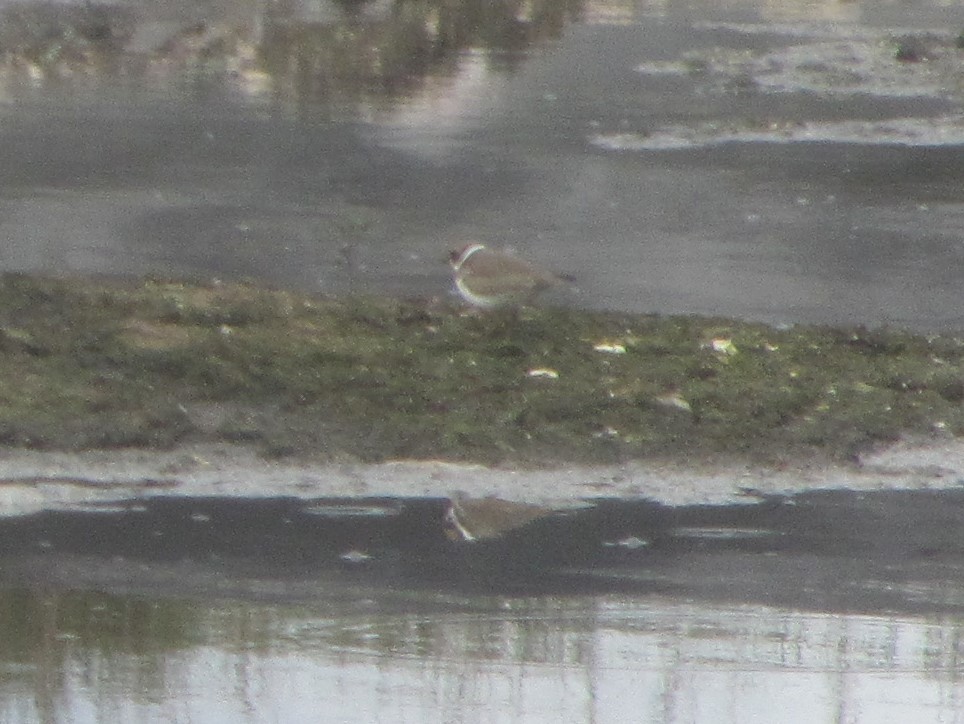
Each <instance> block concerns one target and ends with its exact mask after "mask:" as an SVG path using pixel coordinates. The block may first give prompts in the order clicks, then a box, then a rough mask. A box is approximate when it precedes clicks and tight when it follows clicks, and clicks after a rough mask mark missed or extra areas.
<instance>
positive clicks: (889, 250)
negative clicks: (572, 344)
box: [0, 0, 964, 330]
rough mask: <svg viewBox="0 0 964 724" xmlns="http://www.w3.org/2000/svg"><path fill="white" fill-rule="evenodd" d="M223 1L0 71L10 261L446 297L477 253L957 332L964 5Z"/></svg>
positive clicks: (2, 257) (604, 287)
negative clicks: (106, 59)
mask: <svg viewBox="0 0 964 724" xmlns="http://www.w3.org/2000/svg"><path fill="white" fill-rule="evenodd" d="M232 7H233V10H232V9H227V8H221V7H219V6H216V5H211V6H198V7H195V6H193V5H192V6H191V7H187V6H181V5H179V4H177V3H171V4H166V5H159V6H156V7H155V6H154V5H153V4H152V5H145V6H140V5H132V6H131V8H132V12H133V13H134V16H135V17H136V18H138V20H137V22H136V23H135V27H136V30H135V31H134V32H133V33H132V34H131V37H130V39H129V40H128V41H127V45H126V46H125V47H126V48H127V49H128V50H129V51H130V52H129V53H128V55H122V56H121V57H122V58H123V59H124V60H116V59H115V62H116V63H118V64H119V65H120V66H121V69H122V70H123V73H120V74H118V73H114V74H111V73H107V72H103V73H93V72H85V73H80V72H79V71H78V70H77V69H76V68H74V67H73V66H70V65H67V67H66V69H65V68H62V67H61V66H59V65H57V64H53V67H52V68H47V67H46V66H43V65H38V64H33V65H29V64H28V65H27V66H26V68H27V69H28V70H29V72H28V71H27V70H22V69H21V70H20V71H19V72H14V71H10V70H9V69H8V70H7V71H6V72H5V73H4V74H3V76H2V78H0V80H2V81H3V83H2V86H3V88H2V98H3V99H5V103H2V105H0V119H2V123H0V234H2V235H3V237H4V239H5V243H4V245H3V248H2V249H0V269H18V270H23V269H28V270H41V271H49V272H83V273H119V274H143V273H152V274H159V275H177V276H182V275H192V276H200V277H204V278H207V277H229V278H236V277H246V278H255V279H258V280H262V281H265V282H268V283H272V284H277V285H282V286H297V287H299V288H302V289H309V290H314V291H319V292H332V293H343V292H345V291H365V292H375V293H389V294H405V295H413V296H421V297H430V296H444V295H447V294H449V293H451V290H450V283H449V280H448V272H447V268H446V265H445V253H446V251H447V250H448V249H450V248H452V247H453V246H457V245H458V244H459V243H460V242H463V241H465V240H466V239H481V240H483V241H484V242H487V243H490V244H492V245H495V246H499V247H508V248H511V249H514V250H516V251H517V252H518V253H520V254H522V255H524V256H526V257H530V258H533V259H535V260H537V261H540V262H542V263H545V264H547V265H549V266H552V267H554V268H556V269H558V270H560V271H563V272H569V273H572V274H573V275H575V276H576V277H577V279H578V284H577V288H576V289H575V290H574V291H572V292H571V293H569V294H568V295H563V298H561V299H557V300H555V301H561V302H564V303H572V304H578V305H581V306H589V307H605V308H617V309H626V310H633V311H644V312H649V311H660V312H673V313H712V314H724V315H731V316H739V317H749V318H755V319H763V320H766V321H770V322H775V323H793V322H799V321H819V322H862V323H867V324H879V323H891V324H899V325H907V326H912V327H917V328H928V329H934V328H940V329H954V330H956V329H960V328H961V327H962V326H964V323H962V320H964V313H962V310H961V305H960V299H959V294H958V289H959V286H960V281H961V275H960V272H959V270H960V268H961V259H962V254H964V252H962V249H961V245H960V238H961V236H962V229H964V224H962V218H964V214H962V207H961V204H960V202H959V198H958V196H959V194H958V187H959V183H960V175H961V173H962V172H961V168H962V163H961V160H962V158H961V152H960V149H961V147H962V141H964V130H962V129H964V121H962V120H961V119H962V109H961V99H962V90H961V88H960V84H959V78H960V70H961V64H962V63H964V58H962V57H961V52H960V51H959V50H957V48H956V47H955V42H956V35H957V33H958V32H959V29H960V28H964V10H962V9H961V8H959V7H956V6H954V5H950V6H949V5H947V4H946V3H936V2H935V3H921V4H916V5H915V6H914V7H913V8H905V7H904V6H903V5H900V4H896V3H889V2H882V1H876V2H875V1H874V0H863V1H862V2H852V3H839V2H836V0H834V1H833V2H815V1H812V0H811V1H808V0H800V1H799V2H790V1H787V2H782V3H752V2H741V3H736V2H734V3H726V2H724V3H717V2H714V3H706V4H705V5H704V4H700V3H666V4H663V3H645V2H641V3H579V2H575V1H574V2H573V3H571V4H569V5H560V4H558V3H546V4H539V3H535V4H532V6H531V7H528V6H527V7H522V6H519V7H514V6H513V7H510V6H508V5H506V6H497V9H493V10H492V11H491V15H490V16H486V15H485V14H483V15H482V16H480V17H476V16H475V15H473V13H476V12H477V9H475V7H474V5H472V4H471V3H468V4H466V5H465V7H463V8H461V10H460V11H459V12H456V13H455V15H454V16H453V17H451V18H448V17H446V18H440V17H439V16H438V15H437V14H435V13H434V11H431V10H430V9H429V10H426V13H427V14H426V15H425V16H424V17H422V16H420V15H419V14H418V13H417V12H415V11H413V12H415V15H414V17H412V18H410V17H408V16H403V20H404V21H403V20H398V19H396V21H395V22H393V21H392V20H390V19H389V17H390V16H389V15H388V14H387V13H388V10H389V6H387V5H383V4H369V5H364V6H361V7H360V8H359V9H358V10H357V11H356V13H355V14H351V13H348V14H346V12H345V11H343V10H341V9H339V7H338V6H335V5H331V6H328V5H317V4H310V5H309V4H303V5H302V4H299V3H292V4H290V5H288V6H285V9H284V10H283V11H282V10H277V9H276V10H273V11H271V12H268V11H265V10H259V9H258V8H256V7H247V6H237V7H234V6H232ZM278 13H280V15H279V14H278ZM205 14H206V15H207V16H209V17H210V18H211V20H210V21H209V25H208V26H206V27H207V30H203V28H202V31H196V32H195V35H198V36H199V38H200V39H198V38H194V36H192V35H191V34H190V33H187V39H185V37H184V36H183V35H184V34H183V33H182V34H178V32H177V31H178V30H179V29H180V28H181V26H179V25H178V22H180V23H182V24H183V23H186V22H188V21H192V22H193V21H194V20H196V19H197V18H198V17H199V16H203V15H205ZM339 27H351V28H355V29H356V30H357V31H358V33H357V34H356V35H357V37H360V38H364V39H365V40H366V41H370V42H374V43H376V44H377V43H379V42H381V43H383V44H385V47H387V48H395V47H396V45H395V44H397V45H399V46H401V47H411V48H412V49H413V50H412V51H411V53H412V54H411V55H406V54H405V53H404V52H400V53H398V54H396V55H392V56H391V58H390V59H385V60H383V61H381V62H380V63H372V64H371V65H370V66H368V65H365V62H367V61H366V59H367V56H364V55H359V53H362V50H363V49H364V48H367V47H368V46H367V45H360V46H359V45H352V44H350V43H349V44H346V45H339V44H338V43H342V42H344V41H343V40H338V39H337V38H351V37H356V35H352V34H343V35H340V36H339V35H337V34H336V33H335V30H336V29H337V28H339ZM219 28H227V29H226V30H224V29H222V30H218V29H219ZM258 28H260V30H257V29H258ZM252 29H253V30H252ZM119 32H120V31H118V33H119ZM205 33H207V35H205ZM218 33H220V35H219V34H218ZM299 33H301V35H299ZM365 33H367V34H365ZM412 33H414V35H412ZM446 33H451V34H452V38H453V39H450V40H446V38H447V37H448V35H447V34H446ZM124 37H126V36H124ZM191 38H194V40H193V41H191ZM907 38H910V40H906V39H907ZM205 39H206V42H207V43H208V44H207V45H204V44H203V43H204V42H205ZM189 41H191V42H189ZM192 42H193V43H194V45H192V44H191V43H192ZM219 43H220V44H219ZM406 43H407V44H408V46H406V45H405V44H406ZM902 43H903V45H904V46H907V47H908V48H911V49H913V50H915V52H916V53H917V55H916V56H914V60H913V61H901V60H898V57H897V56H898V51H899V50H900V49H901V47H903V46H902ZM326 44H332V45H331V47H332V48H333V49H332V50H325V49H326V48H327V47H328V45H326ZM196 46H198V47H200V48H201V50H197V49H196ZM223 47H228V48H231V49H232V50H231V51H230V52H225V51H223V50H221V51H219V50H218V49H219V48H223ZM416 48H422V50H418V51H416V50H415V49H416ZM426 48H434V50H432V51H431V52H428V51H426V50H425V49H426ZM192 49H194V50H193V51H192ZM255 49H260V52H262V53H263V54H264V57H265V60H264V62H263V63H262V64H261V65H260V66H259V65H258V64H257V63H255V61H254V60H252V58H255V57H256V53H255ZM202 51H203V52H202ZM219 52H221V53H223V57H222V56H221V55H219V54H218V53H219ZM325 52H328V53H329V54H333V55H331V57H334V58H336V59H338V58H343V59H344V63H345V65H341V64H339V63H338V62H336V61H335V60H331V57H329V56H326V55H324V53H325ZM366 52H367V51H366ZM387 52H388V51H386V53H387ZM192 53H193V54H192ZM205 53H207V54H205ZM426 53H427V55H426ZM50 54H51V53H50V52H49V50H48V55H50ZM211 56H213V57H214V60H210V57H211ZM326 58H328V59H327V60H326ZM143 67H146V68H147V70H144V69H143ZM363 68H364V69H365V70H364V71H363V70H362V69H363ZM265 69H266V70H267V72H265ZM311 69H314V70H313V71H312V70H311ZM313 73H314V75H313ZM45 74H47V75H49V76H53V77H54V79H53V80H51V79H48V80H46V81H45V80H44V78H45V77H46V76H45ZM61 76H66V77H67V80H64V78H62V77H61Z"/></svg>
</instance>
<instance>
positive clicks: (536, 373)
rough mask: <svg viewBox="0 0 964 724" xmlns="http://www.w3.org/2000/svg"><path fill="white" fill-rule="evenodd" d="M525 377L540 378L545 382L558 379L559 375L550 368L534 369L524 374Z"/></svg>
mask: <svg viewBox="0 0 964 724" xmlns="http://www.w3.org/2000/svg"><path fill="white" fill-rule="evenodd" d="M526 377H542V378H544V379H547V380H556V379H559V373H558V372H556V371H555V370H554V369H552V368H551V367H534V368H532V369H531V370H529V371H528V372H526Z"/></svg>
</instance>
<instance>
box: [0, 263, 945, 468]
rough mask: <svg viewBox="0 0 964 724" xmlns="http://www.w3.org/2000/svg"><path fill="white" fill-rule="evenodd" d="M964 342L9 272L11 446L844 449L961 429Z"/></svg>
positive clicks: (396, 452)
mask: <svg viewBox="0 0 964 724" xmlns="http://www.w3.org/2000/svg"><path fill="white" fill-rule="evenodd" d="M962 402H964V342H962V341H961V340H960V339H957V338H952V337H942V336H920V335H915V334H911V333H909V332H904V331H899V330H866V329H854V328H851V329H835V328H826V327H809V326H797V327H792V328H788V329H774V328H772V327H768V326H765V325H760V324H752V323H745V322H739V321H734V320H729V319H712V318H700V317H682V316H681V317H662V316H637V315H626V314H618V313H598V312H586V311H579V310H574V309H562V308H541V309H531V310H529V309H527V310H522V311H520V312H518V313H492V314H470V313H466V312H465V311H464V310H461V309H459V308H457V307H455V306H451V305H446V304H441V303H438V302H423V301H402V300H396V299H372V298H340V299H329V298H323V297H316V296H307V295H300V294H296V293H293V292H289V291H277V290H269V289H264V288H260V287H257V286H253V285H244V284H220V283H212V284H203V283H200V284H199V283H187V282H178V281H160V280H146V281H138V282H117V281H103V280H89V279H51V278H38V277H32V276H24V275H6V276H3V277H0V443H2V444H3V445H4V446H6V447H7V448H8V449H11V448H27V449H32V450H41V451H78V450H90V449H118V448H148V449H155V450H165V449H168V450H169V449H173V448H175V447H179V446H184V445H196V444H225V443H229V444H235V443H241V444H243V445H245V446H246V447H249V448H252V447H253V448H254V449H256V450H257V451H258V453H259V454H260V455H262V456H263V457H265V458H268V459H277V458H299V459H311V460H316V461H319V462H321V461H327V462H345V463H367V462H382V461H386V460H397V459H408V460H412V459H416V460H417V459H432V460H448V461H457V462H474V463H483V464H487V465H501V466H513V467H515V466H518V467H556V466H566V465H599V464H622V463H626V462H628V461H633V460H646V459H650V460H663V461H665V460H677V461H688V460H706V459H712V458H715V457H719V456H721V455H722V456H726V457H727V458H732V457H734V456H735V457H739V458H746V459H752V460H755V461H768V462H771V463H776V464H779V463H780V462H781V461H786V460H790V459H797V460H799V459H801V458H804V459H809V458H812V457H814V456H819V457H821V458H823V459H826V460H831V461H833V460H836V461H842V460H846V459H850V458H853V457H854V456H856V455H857V454H858V453H860V452H861V451H862V450H867V449H869V448H873V447H875V446H878V445H881V444H884V443H888V442H892V441H894V440H897V439H898V438H900V437H901V436H905V435H911V434H913V435H926V436H938V437H939V438H943V439H945V440H947V439H952V438H954V437H956V436H958V435H960V434H961V432H962V431H964V407H962Z"/></svg>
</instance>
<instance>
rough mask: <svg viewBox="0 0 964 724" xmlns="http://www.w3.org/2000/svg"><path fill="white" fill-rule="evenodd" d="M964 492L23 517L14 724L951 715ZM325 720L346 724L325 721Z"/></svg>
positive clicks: (352, 504)
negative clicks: (499, 527)
mask: <svg viewBox="0 0 964 724" xmlns="http://www.w3.org/2000/svg"><path fill="white" fill-rule="evenodd" d="M962 502H964V497H962V494H961V491H960V490H947V491H942V492H938V491H919V492H908V491H884V492H881V493H872V492H863V493H854V492H848V491H824V492H813V493H802V494H800V495H797V496H793V497H782V498H781V497H777V498H772V499H764V500H760V501H758V502H757V503H755V504H743V505H739V506H706V505H695V506H682V507H667V506H661V505H659V504H656V503H653V502H647V501H642V500H637V501H627V500H597V501H594V504H593V505H592V506H589V507H585V508H583V509H580V510H579V511H575V512H566V513H562V514H555V515H549V516H548V517H546V518H544V519H541V520H536V521H534V522H532V523H529V524H528V525H525V526H523V527H521V528H518V529H515V530H512V531H508V532H507V533H506V534H505V535H504V536H503V537H500V538H493V539H487V540H480V541H477V542H466V541H456V540H452V539H451V538H450V537H448V536H447V535H446V534H445V525H444V520H443V516H442V511H443V510H444V501H443V500H440V499H404V500H391V499H385V498H379V499H358V498H354V499H313V500H307V501H300V500H297V499H293V498H276V499H259V500H245V499H237V498H220V499H219V498H164V497H160V498H147V499H140V500H137V501H127V502H125V501H117V503H116V504H115V505H114V506H113V508H111V509H107V508H105V507H104V506H100V507H97V508H95V509H93V510H90V511H87V512H84V511H83V510H82V509H81V510H71V511H51V512H47V513H37V514H34V515H31V516H24V517H13V518H7V519H4V520H2V521H0V541H2V549H3V551H4V556H3V558H2V560H0V612H2V615H0V702H2V703H0V720H2V721H5V722H7V721H10V722H34V721H69V722H96V721H104V720H106V719H111V718H119V719H120V720H122V721H157V720H164V721H166V720H174V721H204V722H209V721H210V722H221V721H223V722H228V721H232V722H234V721H244V722H263V721H279V722H280V721H293V720H298V721H306V720H307V721H315V720H324V721H351V722H369V721H383V720H391V721H402V722H407V721H411V722H421V721H460V722H484V721H493V722H494V721H526V722H529V721H537V722H538V721H558V720H559V719H560V718H563V719H565V720H566V721H587V722H588V721H606V722H620V721H627V720H631V721H665V722H692V721H714V722H717V721H722V722H744V721H755V720H769V718H770V717H771V716H772V712H773V711H780V718H781V721H784V720H785V721H794V722H796V721H799V722H811V721H825V720H835V721H836V720H842V721H854V722H899V721H907V720H908V718H911V719H913V720H914V721H922V722H930V721H934V722H938V721H940V722H944V721H955V720H956V719H955V717H957V716H958V714H957V711H958V709H959V704H960V697H961V696H962V694H964V691H962V688H961V687H962V684H961V681H960V665H959V658H960V647H961V627H962V618H961V617H962V615H964V586H962V585H961V579H960V576H959V573H960V570H961V569H962V566H964V549H962V547H961V545H960V541H959V537H958V536H957V533H956V531H958V530H960V525H961V524H962V523H964V513H962V511H964V505H962ZM322 713H323V715H322Z"/></svg>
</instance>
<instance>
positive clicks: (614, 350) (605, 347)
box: [593, 342, 626, 354]
mask: <svg viewBox="0 0 964 724" xmlns="http://www.w3.org/2000/svg"><path fill="white" fill-rule="evenodd" d="M593 350H594V351H596V352H604V353H606V354H626V347H625V346H623V345H621V344H619V343H618V342H600V343H599V344H594V345H593Z"/></svg>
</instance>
